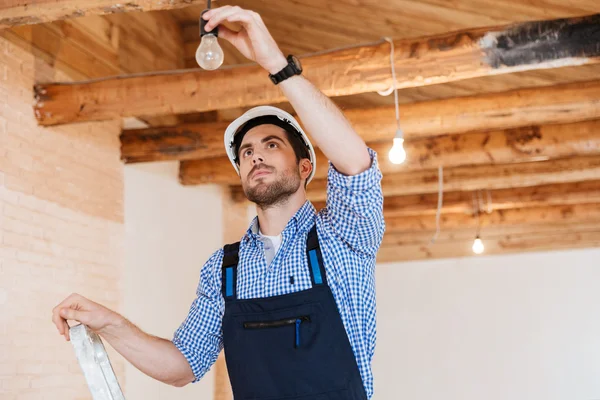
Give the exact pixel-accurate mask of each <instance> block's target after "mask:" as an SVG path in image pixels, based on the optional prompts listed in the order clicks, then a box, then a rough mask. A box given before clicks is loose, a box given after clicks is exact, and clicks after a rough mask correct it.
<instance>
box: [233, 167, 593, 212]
mask: <svg viewBox="0 0 600 400" xmlns="http://www.w3.org/2000/svg"><path fill="white" fill-rule="evenodd" d="M443 173H444V190H446V191H450V192H454V191H474V190H484V189H490V190H491V189H507V188H519V187H530V186H539V185H548V184H553V183H554V184H558V183H569V182H580V181H589V180H597V179H598V177H599V176H600V157H598V156H594V157H573V158H568V159H562V160H553V161H536V162H526V163H519V164H501V165H477V166H464V167H455V168H447V169H444V171H443ZM381 186H382V189H383V193H384V196H386V197H387V196H399V195H409V194H423V193H437V192H438V171H437V170H426V171H413V172H404V173H396V174H387V175H384V176H383V179H382V182H381ZM326 190H327V181H326V180H325V179H317V180H314V181H312V182H311V183H310V185H308V186H307V196H308V198H309V199H311V200H312V201H319V200H325V199H326V195H327V192H326ZM242 195H243V194H242Z"/></svg>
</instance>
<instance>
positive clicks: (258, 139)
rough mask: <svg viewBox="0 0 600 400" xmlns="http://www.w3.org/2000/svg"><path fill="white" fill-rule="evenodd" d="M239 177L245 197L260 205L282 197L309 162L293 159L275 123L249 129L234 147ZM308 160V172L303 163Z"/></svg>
mask: <svg viewBox="0 0 600 400" xmlns="http://www.w3.org/2000/svg"><path fill="white" fill-rule="evenodd" d="M238 158H239V160H240V179H241V181H242V188H243V189H244V193H245V194H246V197H247V198H248V200H250V201H252V202H254V203H256V204H257V205H259V206H262V207H268V206H272V205H274V204H277V203H280V202H282V201H285V200H286V199H287V198H288V197H290V196H291V195H292V194H294V193H296V192H297V191H298V188H299V187H300V184H301V183H302V178H304V179H306V177H307V176H308V174H309V173H310V162H309V161H308V160H307V159H303V160H302V162H301V163H300V164H298V163H297V162H296V155H295V153H294V149H293V148H292V145H291V144H290V143H289V141H288V139H287V135H286V133H285V131H284V130H283V129H282V128H280V127H278V126H276V125H259V126H257V127H254V128H252V129H250V130H249V131H248V132H247V133H246V135H245V136H244V138H243V140H242V143H241V144H240V148H239V149H238ZM307 163H308V173H307V172H306V168H307V167H306V164H307Z"/></svg>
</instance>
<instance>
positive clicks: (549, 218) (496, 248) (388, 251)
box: [377, 201, 600, 262]
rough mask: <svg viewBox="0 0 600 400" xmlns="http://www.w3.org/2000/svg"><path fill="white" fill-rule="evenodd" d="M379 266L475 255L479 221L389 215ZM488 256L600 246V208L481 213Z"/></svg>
mask: <svg viewBox="0 0 600 400" xmlns="http://www.w3.org/2000/svg"><path fill="white" fill-rule="evenodd" d="M385 221H386V233H385V235H384V238H383V242H382V245H381V248H380V250H379V253H378V255H377V261H378V262H387V261H408V260H418V259H428V258H444V257H462V256H472V255H473V251H472V245H473V240H474V238H475V234H476V232H477V226H478V221H477V218H476V217H474V216H473V215H465V214H450V215H444V216H442V218H441V220H440V225H441V229H440V234H439V235H438V236H437V238H436V240H435V242H434V243H431V238H432V237H433V235H434V233H435V230H436V223H435V216H433V215H420V216H403V217H391V218H388V217H386V219H385ZM480 224H481V228H480V235H481V238H482V240H483V242H484V246H485V254H502V253H512V252H523V251H537V250H556V249H567V248H578V247H579V248H581V247H596V246H599V245H600V229H599V228H598V226H599V224H600V204H599V203H594V202H593V201H592V202H590V203H589V204H579V205H560V206H541V207H533V208H515V209H509V210H495V211H492V212H491V213H489V214H488V213H485V212H484V213H482V214H481V215H480Z"/></svg>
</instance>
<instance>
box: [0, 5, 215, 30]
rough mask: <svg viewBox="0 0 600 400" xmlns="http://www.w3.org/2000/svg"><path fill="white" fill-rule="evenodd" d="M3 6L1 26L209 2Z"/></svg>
mask: <svg viewBox="0 0 600 400" xmlns="http://www.w3.org/2000/svg"><path fill="white" fill-rule="evenodd" d="M4 3H5V4H4V5H0V29H4V28H10V27H12V26H19V25H29V24H40V23H43V22H51V21H56V20H63V19H70V18H79V17H84V16H90V15H106V14H116V13H124V12H130V11H153V10H169V9H174V8H181V7H187V6H189V5H192V4H206V1H204V0H169V1H155V0H128V1H127V2H125V3H124V2H118V1H114V0H94V1H90V0H52V1H49V0H41V1H40V0H38V1H33V2H32V1H31V0H15V1H8V2H4Z"/></svg>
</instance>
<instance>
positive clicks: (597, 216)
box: [385, 203, 600, 233]
mask: <svg viewBox="0 0 600 400" xmlns="http://www.w3.org/2000/svg"><path fill="white" fill-rule="evenodd" d="M492 207H493V204H492ZM479 221H480V224H481V231H482V232H485V231H486V230H487V228H488V227H492V228H500V227H502V226H513V225H526V224H546V223H557V222H561V223H572V224H577V223H586V222H587V223H592V222H594V223H600V204H599V203H591V204H574V205H556V206H541V207H526V208H511V209H505V210H493V211H492V212H491V213H489V214H488V213H486V212H483V211H482V213H481V214H480V216H479ZM477 224H478V221H477V218H476V217H475V216H473V215H472V214H442V215H441V217H440V230H443V231H446V230H454V229H459V230H461V229H469V228H472V231H473V233H475V231H476V229H477ZM385 225H386V232H388V233H391V232H405V233H410V232H423V231H427V232H432V233H433V232H435V230H436V220H435V216H434V215H415V216H400V217H387V216H386V217H385ZM598 230H600V225H598Z"/></svg>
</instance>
